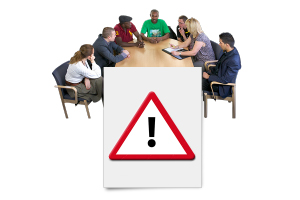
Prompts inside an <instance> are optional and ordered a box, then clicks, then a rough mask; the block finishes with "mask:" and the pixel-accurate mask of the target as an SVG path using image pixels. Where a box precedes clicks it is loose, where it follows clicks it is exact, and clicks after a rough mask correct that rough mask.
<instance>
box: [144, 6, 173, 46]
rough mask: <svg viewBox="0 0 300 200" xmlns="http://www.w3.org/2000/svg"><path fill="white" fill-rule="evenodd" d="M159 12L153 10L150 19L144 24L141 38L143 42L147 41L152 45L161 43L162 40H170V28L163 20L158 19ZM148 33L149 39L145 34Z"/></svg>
mask: <svg viewBox="0 0 300 200" xmlns="http://www.w3.org/2000/svg"><path fill="white" fill-rule="evenodd" d="M158 16H159V12H158V10H151V12H150V17H151V19H148V20H146V21H145V22H144V24H143V27H142V30H141V36H142V38H143V40H146V41H148V42H151V43H154V44H155V43H159V42H160V41H162V40H166V39H168V38H169V35H170V34H169V33H170V30H169V27H168V25H167V24H166V22H165V21H164V20H162V19H158ZM146 32H147V37H146V36H145V33H146Z"/></svg>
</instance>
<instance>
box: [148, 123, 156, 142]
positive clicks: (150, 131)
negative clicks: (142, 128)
mask: <svg viewBox="0 0 300 200" xmlns="http://www.w3.org/2000/svg"><path fill="white" fill-rule="evenodd" d="M148 124H149V137H154V128H155V117H148ZM148 146H149V147H154V146H155V140H153V139H150V140H149V141H148Z"/></svg>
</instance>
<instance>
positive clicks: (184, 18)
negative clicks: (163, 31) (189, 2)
mask: <svg viewBox="0 0 300 200" xmlns="http://www.w3.org/2000/svg"><path fill="white" fill-rule="evenodd" d="M178 19H182V20H183V22H184V23H185V21H186V20H187V19H188V18H187V17H186V16H185V15H181V16H180V17H179V18H178Z"/></svg>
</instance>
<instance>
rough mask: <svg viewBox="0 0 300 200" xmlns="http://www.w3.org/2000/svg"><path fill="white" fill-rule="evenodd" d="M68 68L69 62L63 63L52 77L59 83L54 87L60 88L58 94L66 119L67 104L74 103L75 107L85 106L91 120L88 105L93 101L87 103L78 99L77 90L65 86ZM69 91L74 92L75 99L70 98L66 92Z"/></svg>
mask: <svg viewBox="0 0 300 200" xmlns="http://www.w3.org/2000/svg"><path fill="white" fill-rule="evenodd" d="M68 66H69V61H67V62H65V63H63V64H62V65H60V66H59V67H57V68H56V69H55V70H54V71H53V72H52V75H53V76H54V78H55V81H56V83H57V85H55V86H54V87H56V88H58V92H59V96H60V99H61V103H62V106H63V109H64V112H65V116H66V118H68V114H67V110H66V106H65V103H73V104H75V105H77V104H81V105H85V108H86V112H87V115H88V118H91V116H90V112H89V108H88V105H89V104H90V103H91V101H87V100H85V99H82V98H77V89H76V88H75V87H72V86H65V84H66V80H65V75H66V73H67V69H68ZM68 89H69V90H70V89H71V90H74V92H75V98H72V97H70V95H69V94H68V93H67V91H66V90H68Z"/></svg>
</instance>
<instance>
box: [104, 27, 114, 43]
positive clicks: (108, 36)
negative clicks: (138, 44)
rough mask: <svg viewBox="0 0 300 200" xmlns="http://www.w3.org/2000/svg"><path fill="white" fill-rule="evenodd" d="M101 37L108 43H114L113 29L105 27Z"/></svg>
mask: <svg viewBox="0 0 300 200" xmlns="http://www.w3.org/2000/svg"><path fill="white" fill-rule="evenodd" d="M102 37H103V38H105V39H106V40H108V41H110V42H112V41H115V38H116V32H115V29H113V28H111V27H105V28H104V29H103V31H102Z"/></svg>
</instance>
